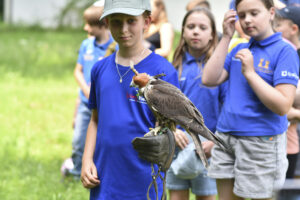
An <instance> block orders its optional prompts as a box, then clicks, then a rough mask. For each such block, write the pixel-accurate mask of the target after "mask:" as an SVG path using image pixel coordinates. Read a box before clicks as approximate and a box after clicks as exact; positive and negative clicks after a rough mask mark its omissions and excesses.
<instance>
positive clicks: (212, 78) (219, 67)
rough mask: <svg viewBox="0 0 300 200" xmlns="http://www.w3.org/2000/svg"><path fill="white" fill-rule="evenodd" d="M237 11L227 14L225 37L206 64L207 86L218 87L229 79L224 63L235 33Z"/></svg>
mask: <svg viewBox="0 0 300 200" xmlns="http://www.w3.org/2000/svg"><path fill="white" fill-rule="evenodd" d="M235 20H236V11H234V10H229V11H228V12H226V14H225V16H224V21H223V36H222V39H221V40H220V42H219V44H218V46H217V48H216V49H215V50H214V52H213V54H212V56H211V57H210V58H209V60H208V61H207V63H206V64H205V67H204V70H203V75H202V83H203V84H204V85H207V86H217V85H220V84H221V83H223V82H224V81H225V80H226V79H227V78H228V72H227V71H226V70H225V69H224V63H225V59H226V56H227V52H228V47H229V43H230V40H231V38H232V36H233V34H234V31H235V28H234V26H235Z"/></svg>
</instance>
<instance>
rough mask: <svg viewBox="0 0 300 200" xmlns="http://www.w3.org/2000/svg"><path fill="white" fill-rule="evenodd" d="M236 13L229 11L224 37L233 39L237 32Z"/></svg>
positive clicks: (224, 25) (226, 16)
mask: <svg viewBox="0 0 300 200" xmlns="http://www.w3.org/2000/svg"><path fill="white" fill-rule="evenodd" d="M235 21H236V11H234V10H229V11H227V12H226V13H225V15H224V20H223V37H228V38H230V39H231V38H232V36H233V34H234V31H235Z"/></svg>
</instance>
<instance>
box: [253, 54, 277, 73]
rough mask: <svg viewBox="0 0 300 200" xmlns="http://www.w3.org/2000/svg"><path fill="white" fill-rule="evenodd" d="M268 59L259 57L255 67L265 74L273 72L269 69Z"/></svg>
mask: <svg viewBox="0 0 300 200" xmlns="http://www.w3.org/2000/svg"><path fill="white" fill-rule="evenodd" d="M269 65H270V61H269V60H265V59H263V58H261V59H260V60H259V63H258V65H257V67H255V69H256V70H257V71H259V72H263V73H266V74H273V70H271V69H269Z"/></svg>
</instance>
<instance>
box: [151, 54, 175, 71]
mask: <svg viewBox="0 0 300 200" xmlns="http://www.w3.org/2000/svg"><path fill="white" fill-rule="evenodd" d="M149 58H150V59H149V63H148V64H149V65H151V68H152V69H156V70H158V71H176V69H175V68H174V67H173V65H172V64H171V63H170V62H169V61H168V60H167V59H166V58H164V57H162V56H160V55H158V54H156V53H154V52H152V53H151V54H150V55H149Z"/></svg>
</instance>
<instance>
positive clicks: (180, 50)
mask: <svg viewBox="0 0 300 200" xmlns="http://www.w3.org/2000/svg"><path fill="white" fill-rule="evenodd" d="M195 12H199V13H203V14H205V15H206V16H207V17H208V18H209V20H210V24H211V29H212V33H211V34H212V40H211V41H210V42H209V43H208V45H207V47H206V48H205V49H204V50H203V52H202V54H205V58H204V60H203V61H204V62H207V60H208V59H209V58H210V56H211V55H212V53H213V51H214V49H215V48H216V46H217V44H218V34H217V29H216V23H215V19H214V16H213V14H212V13H211V12H210V11H209V10H208V9H207V8H198V7H197V8H195V9H192V10H190V11H189V12H187V13H186V14H185V16H184V18H183V22H182V28H181V36H180V41H179V45H178V46H177V48H176V50H175V52H174V56H173V62H172V64H173V66H174V67H175V68H176V69H177V70H178V75H179V78H180V77H181V73H182V61H183V57H184V54H185V52H187V51H188V48H187V44H186V42H185V40H184V38H183V33H184V29H185V24H186V21H187V18H188V17H189V16H190V15H191V14H193V13H195Z"/></svg>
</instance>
